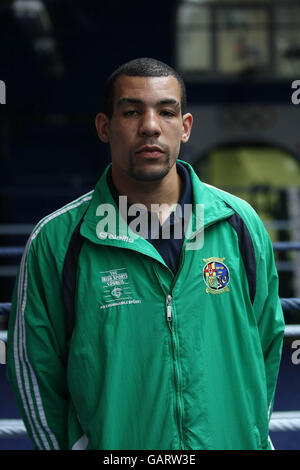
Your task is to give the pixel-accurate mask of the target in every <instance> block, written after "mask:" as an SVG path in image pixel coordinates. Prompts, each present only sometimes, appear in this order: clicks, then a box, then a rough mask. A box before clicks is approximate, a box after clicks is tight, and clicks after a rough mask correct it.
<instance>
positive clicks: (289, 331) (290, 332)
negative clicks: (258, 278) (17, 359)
mask: <svg viewBox="0 0 300 470" xmlns="http://www.w3.org/2000/svg"><path fill="white" fill-rule="evenodd" d="M284 336H299V337H300V325H285V330H284ZM0 341H7V331H4V330H2V331H1V330H0Z"/></svg>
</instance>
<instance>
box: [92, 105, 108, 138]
mask: <svg viewBox="0 0 300 470" xmlns="http://www.w3.org/2000/svg"><path fill="white" fill-rule="evenodd" d="M95 125H96V129H97V134H98V136H99V139H100V140H102V142H104V143H106V144H107V143H108V142H109V117H108V116H107V115H106V114H104V113H98V114H97V116H96V118H95Z"/></svg>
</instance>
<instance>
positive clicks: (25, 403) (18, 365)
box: [14, 241, 41, 448]
mask: <svg viewBox="0 0 300 470" xmlns="http://www.w3.org/2000/svg"><path fill="white" fill-rule="evenodd" d="M28 244H29V241H28V242H27V244H26V247H25V251H24V254H23V257H22V260H21V266H20V277H19V282H18V301H17V312H16V317H17V318H16V321H15V328H14V360H15V369H16V377H17V382H18V386H19V392H20V395H21V399H22V402H23V406H24V410H25V413H26V417H27V419H28V422H29V425H30V427H31V431H32V435H33V437H34V439H35V442H36V444H37V446H38V448H41V445H40V443H39V441H38V438H37V435H36V433H35V429H34V427H33V423H32V420H31V415H30V413H29V409H28V405H27V400H26V399H25V396H24V391H23V388H22V378H21V370H20V360H19V353H18V341H19V342H20V344H19V347H20V349H21V350H22V343H21V335H19V338H18V330H19V328H20V325H19V323H20V316H19V310H20V297H21V296H20V292H21V285H22V282H21V280H22V279H23V273H24V260H25V256H26V253H27V245H28Z"/></svg>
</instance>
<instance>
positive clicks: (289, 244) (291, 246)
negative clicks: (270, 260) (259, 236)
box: [273, 242, 300, 251]
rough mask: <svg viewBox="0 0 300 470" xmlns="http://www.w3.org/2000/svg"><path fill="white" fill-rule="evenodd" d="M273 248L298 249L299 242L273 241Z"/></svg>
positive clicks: (283, 249)
mask: <svg viewBox="0 0 300 470" xmlns="http://www.w3.org/2000/svg"><path fill="white" fill-rule="evenodd" d="M273 249H274V250H277V251H287V250H300V242H274V243H273Z"/></svg>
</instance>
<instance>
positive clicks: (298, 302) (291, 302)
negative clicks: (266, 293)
mask: <svg viewBox="0 0 300 470" xmlns="http://www.w3.org/2000/svg"><path fill="white" fill-rule="evenodd" d="M280 302H281V306H282V310H284V311H285V312H293V311H295V310H300V299H298V298H289V299H284V298H281V299H280Z"/></svg>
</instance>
